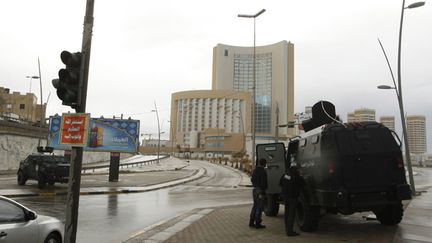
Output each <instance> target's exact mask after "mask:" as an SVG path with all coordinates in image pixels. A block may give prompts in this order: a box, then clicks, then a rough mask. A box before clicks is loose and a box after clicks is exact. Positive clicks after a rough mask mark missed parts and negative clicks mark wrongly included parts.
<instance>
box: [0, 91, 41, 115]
mask: <svg viewBox="0 0 432 243" xmlns="http://www.w3.org/2000/svg"><path fill="white" fill-rule="evenodd" d="M45 112H46V104H44V105H42V106H41V105H40V104H37V98H36V96H35V95H34V94H33V93H26V94H24V95H22V94H21V93H19V92H13V93H11V92H10V89H8V88H4V87H0V115H2V116H8V117H12V118H16V119H19V120H24V121H29V122H37V123H39V122H40V120H41V115H42V118H43V119H45ZM41 113H42V114H41Z"/></svg>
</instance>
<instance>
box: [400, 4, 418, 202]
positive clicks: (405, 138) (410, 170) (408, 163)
mask: <svg viewBox="0 0 432 243" xmlns="http://www.w3.org/2000/svg"><path fill="white" fill-rule="evenodd" d="M404 10H405V0H403V1H402V12H401V19H400V27H399V45H398V91H399V95H398V100H399V110H400V116H401V122H402V131H403V136H404V143H405V159H406V162H407V167H408V175H409V181H410V184H411V191H412V194H413V195H415V193H416V191H415V185H414V176H413V171H412V164H411V154H410V150H409V145H408V133H407V128H406V124H405V112H404V107H403V99H402V76H401V43H402V24H403V16H404Z"/></svg>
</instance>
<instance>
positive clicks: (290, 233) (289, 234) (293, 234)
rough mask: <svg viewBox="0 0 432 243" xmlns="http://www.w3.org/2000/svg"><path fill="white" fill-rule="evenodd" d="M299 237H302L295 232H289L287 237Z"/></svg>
mask: <svg viewBox="0 0 432 243" xmlns="http://www.w3.org/2000/svg"><path fill="white" fill-rule="evenodd" d="M299 235H300V234H299V233H297V232H295V231H292V232H287V236H299Z"/></svg>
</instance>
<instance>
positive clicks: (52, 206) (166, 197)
mask: <svg viewBox="0 0 432 243" xmlns="http://www.w3.org/2000/svg"><path fill="white" fill-rule="evenodd" d="M184 163H186V162H184ZM186 164H187V166H186V167H184V168H183V169H179V170H174V171H160V172H151V173H148V172H145V173H133V174H125V175H123V174H122V175H121V178H123V179H122V181H121V183H123V182H124V183H126V184H127V183H129V184H133V185H137V186H141V185H146V184H148V183H150V181H152V182H154V181H157V180H159V179H160V178H162V179H163V178H165V180H167V178H168V177H169V176H172V173H183V174H188V173H190V174H193V173H192V172H194V171H197V170H199V169H200V168H204V169H205V174H204V175H203V176H202V177H201V178H200V179H198V180H195V181H192V182H189V183H186V184H182V185H179V186H175V187H170V188H165V189H160V190H154V191H148V192H144V193H133V194H114V195H109V194H103V195H91V196H81V197H80V209H79V226H78V233H77V242H80V243H81V242H83V243H86V242H121V241H123V240H127V239H128V238H129V237H130V236H131V235H134V234H136V233H137V232H139V231H141V230H142V229H144V228H146V227H149V226H151V225H154V224H155V223H157V222H161V221H164V220H169V219H171V218H174V217H176V216H178V215H180V214H183V213H185V212H188V211H190V210H192V209H195V208H201V207H219V206H227V205H237V204H244V203H250V197H249V188H246V187H243V186H241V183H242V181H243V180H242V174H241V173H239V172H238V171H236V170H234V169H232V168H227V167H224V166H220V165H215V164H211V163H209V162H200V161H191V162H190V163H186ZM154 174H157V176H156V175H154ZM89 178H92V180H94V181H93V184H94V185H95V186H96V185H100V184H101V182H100V181H98V180H97V178H99V176H89ZM89 181H90V180H88V183H90V182H89ZM105 183H107V182H105ZM31 186H32V185H31ZM129 188H131V187H129ZM35 189H36V190H37V187H36V185H35ZM17 200H18V201H20V202H21V203H23V204H24V205H27V206H28V207H30V208H32V209H34V210H35V211H37V212H39V213H41V214H46V215H50V216H55V217H58V218H60V219H61V220H63V221H64V219H65V215H64V211H65V200H66V198H65V197H64V196H57V197H25V198H18V199H17Z"/></svg>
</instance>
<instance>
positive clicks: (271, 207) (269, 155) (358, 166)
mask: <svg viewBox="0 0 432 243" xmlns="http://www.w3.org/2000/svg"><path fill="white" fill-rule="evenodd" d="M400 146H401V142H400V140H399V138H398V136H397V135H396V133H394V132H393V131H391V130H390V129H388V128H387V127H385V126H384V125H382V124H380V123H377V122H360V123H345V124H344V123H336V122H335V123H330V124H324V125H319V126H318V127H316V128H313V129H310V130H309V131H308V132H306V133H304V134H302V135H300V136H297V137H295V138H292V139H291V140H290V141H288V148H287V149H285V145H284V143H272V144H259V145H257V149H256V151H257V160H259V159H261V158H265V159H267V161H268V163H267V168H266V170H267V177H268V190H267V191H266V193H267V197H266V199H267V200H266V203H265V207H264V212H265V213H266V215H268V216H275V215H277V214H278V210H279V204H280V203H282V202H283V198H282V195H281V189H280V186H279V180H280V178H281V177H282V176H283V174H284V173H285V172H286V171H287V169H288V166H289V164H290V163H289V161H295V162H297V164H298V168H299V169H300V173H301V174H302V176H303V177H304V179H305V182H306V183H305V186H304V187H303V188H302V190H301V193H300V198H299V202H298V205H297V209H298V210H297V212H298V213H297V217H296V220H297V223H298V225H299V226H300V228H301V230H303V231H315V230H316V229H317V228H318V223H319V219H320V216H321V215H323V214H324V213H334V214H337V213H341V214H344V215H349V214H353V213H355V212H363V211H372V212H374V213H375V215H376V216H377V219H378V220H379V222H380V223H381V224H384V225H395V224H398V223H399V222H400V221H401V220H402V216H403V207H402V200H407V199H411V190H410V186H409V185H408V184H407V182H406V177H405V168H404V164H403V160H402V152H401V149H400Z"/></svg>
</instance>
